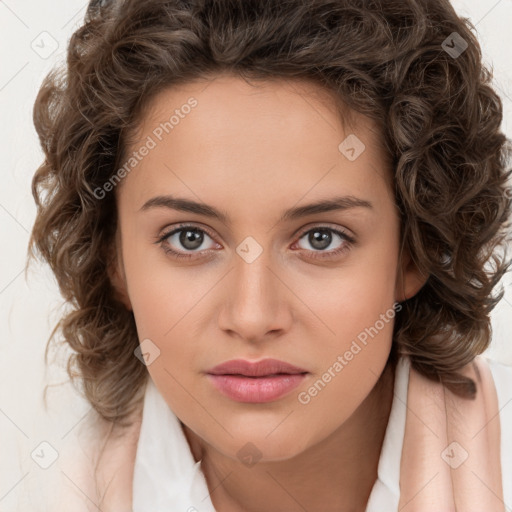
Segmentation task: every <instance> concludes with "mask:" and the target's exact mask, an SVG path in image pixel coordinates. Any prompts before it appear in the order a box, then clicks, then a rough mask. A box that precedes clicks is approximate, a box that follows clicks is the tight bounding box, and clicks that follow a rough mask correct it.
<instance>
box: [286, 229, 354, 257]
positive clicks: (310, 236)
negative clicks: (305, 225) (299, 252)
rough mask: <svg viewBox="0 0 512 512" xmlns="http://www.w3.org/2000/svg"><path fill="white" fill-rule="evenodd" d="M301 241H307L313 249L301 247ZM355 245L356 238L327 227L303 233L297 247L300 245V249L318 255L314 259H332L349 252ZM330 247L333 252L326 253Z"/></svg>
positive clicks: (314, 255) (313, 255)
mask: <svg viewBox="0 0 512 512" xmlns="http://www.w3.org/2000/svg"><path fill="white" fill-rule="evenodd" d="M301 240H305V242H306V245H309V246H310V247H311V248H309V247H300V241H301ZM336 242H337V243H336ZM354 243H355V240H354V238H353V237H351V236H350V235H348V234H347V233H346V232H345V231H342V230H339V229H334V228H329V227H327V226H318V227H315V228H313V229H309V230H308V231H305V232H303V234H302V235H301V236H300V238H299V240H298V242H297V243H296V244H295V245H297V244H299V248H302V249H305V250H308V251H310V252H313V253H318V254H312V255H311V256H312V257H313V258H332V257H335V256H338V255H339V254H341V253H343V252H345V251H348V250H349V249H350V248H351V246H352V244H354ZM333 245H334V247H333ZM329 247H331V249H332V250H330V251H326V249H328V248H329Z"/></svg>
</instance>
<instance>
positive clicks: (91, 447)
mask: <svg viewBox="0 0 512 512" xmlns="http://www.w3.org/2000/svg"><path fill="white" fill-rule="evenodd" d="M129 421H130V426H129V427H124V428H121V427H119V426H114V424H112V423H111V422H108V421H106V420H104V419H103V418H101V417H100V416H99V415H98V414H97V413H96V412H95V411H94V410H91V411H90V413H89V414H88V416H87V418H86V420H84V421H83V424H82V425H81V426H80V428H79V429H77V431H76V432H75V433H74V434H73V436H70V439H69V440H68V442H67V443H66V448H65V450H63V453H62V455H63V457H62V458H61V470H62V471H61V485H60V486H59V489H58V496H56V503H58V504H59V506H63V505H64V504H65V506H66V507H68V506H69V505H70V503H72V504H73V510H75V511H80V512H82V511H83V512H86V511H87V512H88V511H89V510H95V511H97V510H102V511H103V512H111V511H112V512H113V511H116V512H117V511H120V512H124V511H125V510H126V511H128V510H131V505H132V504H131V499H132V481H133V469H134V465H135V456H136V451H137V443H138V438H139V433H140V425H141V421H142V417H141V414H140V412H138V413H136V414H133V415H132V416H131V417H130V418H129ZM54 510H55V509H54ZM57 510H60V509H59V508H58V507H57ZM63 511H64V509H63Z"/></svg>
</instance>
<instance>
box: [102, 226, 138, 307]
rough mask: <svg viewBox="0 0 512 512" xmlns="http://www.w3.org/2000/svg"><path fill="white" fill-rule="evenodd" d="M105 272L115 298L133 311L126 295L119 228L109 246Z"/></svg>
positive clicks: (126, 288) (126, 287)
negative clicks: (111, 244) (112, 242)
mask: <svg viewBox="0 0 512 512" xmlns="http://www.w3.org/2000/svg"><path fill="white" fill-rule="evenodd" d="M107 274H108V277H109V279H110V283H111V284H112V287H113V288H114V291H115V298H116V299H117V300H118V301H119V302H121V303H122V304H123V305H124V307H125V308H126V309H127V310H128V311H133V308H132V304H131V302H130V297H129V295H128V286H127V283H126V274H125V271H124V265H123V258H122V252H121V237H120V234H119V230H117V233H116V236H115V241H114V244H113V246H112V247H111V248H110V254H109V258H108V263H107Z"/></svg>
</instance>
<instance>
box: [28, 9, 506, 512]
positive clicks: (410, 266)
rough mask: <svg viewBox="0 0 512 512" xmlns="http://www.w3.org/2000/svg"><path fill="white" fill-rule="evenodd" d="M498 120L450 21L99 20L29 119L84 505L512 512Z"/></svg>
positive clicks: (398, 17)
mask: <svg viewBox="0 0 512 512" xmlns="http://www.w3.org/2000/svg"><path fill="white" fill-rule="evenodd" d="M501 117H502V106H501V102H500V100H499V97H498V96H497V94H496V93H495V92H494V91H493V89H492V88H491V86H490V73H489V72H488V71H487V70H486V68H485V67H484V66H483V65H482V62H481V53H480V48H479V44H478V41H477V40H476V38H475V36H474V35H473V33H472V32H471V25H470V23H469V21H468V20H464V19H461V18H459V17H458V16H457V15H456V13H455V12H454V10H453V8H452V7H451V5H450V4H449V2H448V1H444V0H436V1H429V2H426V1H425V2H423V1H416V0H409V1H405V2H404V1H385V2H384V1H373V2H370V3H369V2H357V1H350V2H348V1H343V0H336V1H327V0H318V1H313V2H303V1H301V0H289V1H286V2H263V1H248V0H243V1H242V0H216V1H211V0H198V1H184V0H183V1H178V0H174V1H165V0H145V1H135V0H126V1H114V2H100V3H98V2H95V3H91V5H90V6H89V10H88V13H87V16H86V20H85V24H84V26H83V27H81V28H79V29H78V30H77V31H76V32H75V34H74V35H73V37H72V39H71V41H70V44H69V50H68V61H67V69H66V70H65V71H64V73H61V72H59V71H56V72H54V73H51V74H50V75H49V76H48V77H47V79H46V80H45V82H44V83H43V85H42V87H41V90H40V93H39V95H38V98H37V100H36V104H35V107H34V121H35V125H36V128H37V131H38V134H39V136H40V139H41V144H42V147H43V149H44V150H45V155H46V159H45V162H44V163H43V165H42V166H41V167H40V168H39V169H38V171H37V173H36V176H35V178H34V182H33V192H34V197H35V200H36V203H37V206H38V217H37V219H36V222H35V225H34V229H33V233H32V239H31V248H32V249H37V250H38V251H39V253H40V254H41V256H42V257H43V258H44V259H45V260H46V261H48V263H49V264H50V266H51V268H52V270H53V272H54V273H55V275H56V277H57V280H58V282H59V285H60V288H61V291H62V294H63V296H64V298H65V299H66V300H67V301H69V303H70V304H71V305H72V310H71V311H70V312H69V314H68V315H67V316H65V317H64V318H63V319H62V321H61V324H60V327H61V330H62V334H63V337H64V339H65V341H66V343H68V344H69V346H70V347H71V348H72V349H73V350H74V352H75V354H74V357H73V359H72V361H71V363H73V364H74V367H75V370H74V371H75V372H76V375H75V373H73V371H71V375H72V376H73V375H75V376H76V378H77V379H78V380H79V382H80V383H81V385H82V386H83V391H84V395H85V397H86V398H87V400H89V402H90V403H91V406H92V407H93V408H94V410H95V416H94V418H91V420H90V422H89V423H88V424H87V426H86V427H84V428H82V430H81V431H80V434H79V435H77V439H76V440H75V442H76V443H82V446H83V447H84V452H85V453H86V454H87V455H86V456H85V457H84V458H83V460H79V459H78V457H77V454H76V451H73V450H74V448H73V445H72V444H70V448H69V454H70V458H69V459H66V457H65V456H62V457H61V459H60V464H61V466H60V467H61V470H62V474H63V482H65V483H66V485H67V487H68V488H69V489H70V490H71V491H72V492H74V493H75V496H76V498H75V499H74V500H75V501H76V502H82V503H83V507H86V508H84V509H85V510H89V509H90V510H97V509H100V510H103V511H110V510H116V511H120V510H132V509H133V510H134V511H137V512H138V511H142V510H148V511H152V512H153V511H164V510H169V511H170V510H172V511H175V510H188V511H193V510H200V511H203V510H210V511H213V510H217V511H221V512H231V511H241V510H243V511H263V510H272V511H287V512H289V511H299V510H308V511H315V510H323V511H326V510H329V511H331V510H332V511H364V510H367V511H369V512H372V511H376V510H379V511H380V510H385V511H395V510H398V509H400V510H406V511H412V510H414V511H424V510H454V511H455V510H457V511H462V510H463V511H469V510H486V511H494V510H496V511H498V510H503V509H504V507H505V504H507V505H509V506H510V505H512V488H511V485H512V470H511V458H512V453H511V451H510V449H511V446H512V439H511V437H510V432H511V429H510V428H509V427H510V426H511V425H512V411H511V410H510V409H511V408H512V407H511V406H508V408H507V407H506V404H507V400H508V395H507V392H508V389H510V388H511V387H512V369H511V368H510V367H506V366H504V365H499V364H497V363H489V362H488V361H487V360H486V359H485V358H484V357H483V356H480V354H481V353H482V352H483V351H484V350H485V349H486V348H487V347H488V345H489V343H490V337H491V332H490V320H489V314H490V312H491V310H492V309H493V307H494V306H495V305H496V303H497V302H498V301H499V299H500V298H501V294H502V292H501V294H500V293H498V294H497V295H493V294H492V292H493V290H494V289H495V287H496V285H497V284H498V282H499V280H500V278H501V277H502V276H503V274H504V272H505V271H506V269H507V265H508V263H509V262H508V260H507V258H506V256H505V254H504V253H503V249H504V248H505V246H506V245H505V244H506V242H507V239H508V229H509V226H508V218H509V215H510V190H509V189H508V188H507V186H506V183H507V178H508V176H509V174H510V170H508V169H507V166H508V165H509V163H510V161H509V157H510V152H509V148H508V147H507V145H506V143H507V139H506V137H505V136H504V134H503V133H502V132H501V131H500V128H499V125H500V122H501ZM510 398H512V397H510ZM87 436H89V437H87ZM63 452H65V450H63ZM59 488H62V485H61V484H59ZM69 499H70V498H68V500H69ZM62 500H63V498H62ZM507 500H508V502H507ZM62 502H63V503H64V501H62ZM68 503H69V501H66V506H67V507H69V505H68ZM52 510H55V508H53V509H52ZM73 510H78V508H76V507H74V508H73Z"/></svg>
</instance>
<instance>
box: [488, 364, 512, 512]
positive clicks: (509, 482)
mask: <svg viewBox="0 0 512 512" xmlns="http://www.w3.org/2000/svg"><path fill="white" fill-rule="evenodd" d="M485 362H486V364H487V366H488V368H489V370H490V372H491V374H492V378H493V381H494V385H495V388H496V394H497V395H498V407H499V418H500V431H501V470H502V473H503V475H502V476H503V494H504V495H503V498H504V501H505V503H512V364H506V363H502V362H499V361H496V360H494V359H492V358H489V357H485Z"/></svg>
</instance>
